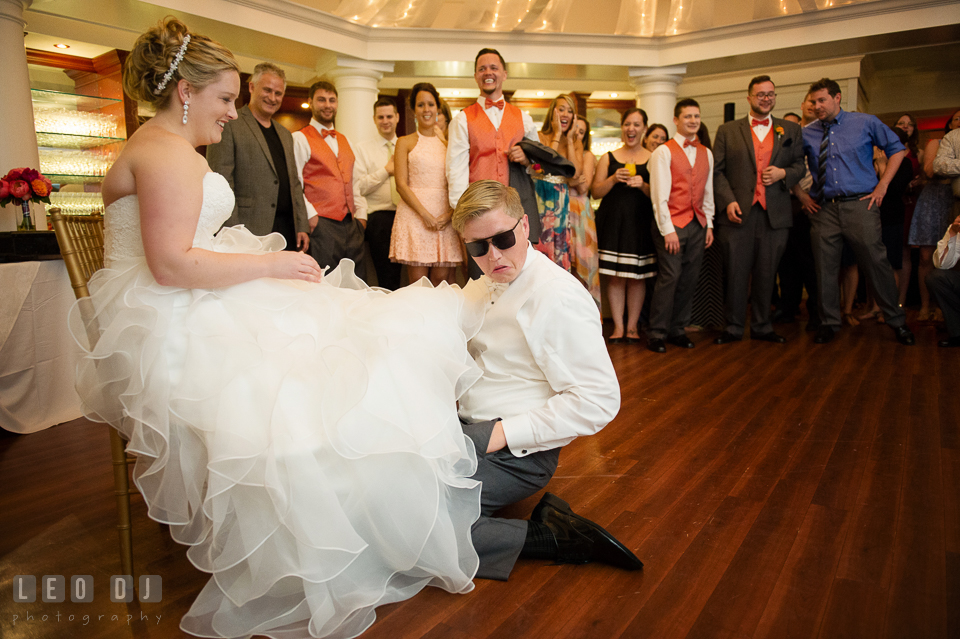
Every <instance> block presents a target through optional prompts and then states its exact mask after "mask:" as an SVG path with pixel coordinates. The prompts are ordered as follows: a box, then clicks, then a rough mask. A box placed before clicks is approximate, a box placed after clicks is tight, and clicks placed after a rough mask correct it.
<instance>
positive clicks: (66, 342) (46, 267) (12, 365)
mask: <svg viewBox="0 0 960 639" xmlns="http://www.w3.org/2000/svg"><path fill="white" fill-rule="evenodd" d="M74 300H75V297H74V294H73V289H72V288H71V287H70V278H69V277H68V276H67V268H66V266H65V265H64V263H63V262H62V261H60V260H51V261H44V262H23V263H18V264H0V427H2V428H4V429H6V430H9V431H13V432H15V433H32V432H35V431H38V430H42V429H44V428H49V427H50V426H54V425H56V424H61V423H63V422H67V421H70V420H72V419H76V418H77V417H80V400H79V398H78V397H77V392H76V390H75V388H74V374H75V371H76V366H77V361H78V359H79V357H80V348H79V347H78V346H77V345H76V343H75V342H74V341H73V338H72V337H71V336H70V333H69V332H68V331H67V312H68V311H69V310H70V307H71V306H72V305H73V302H74Z"/></svg>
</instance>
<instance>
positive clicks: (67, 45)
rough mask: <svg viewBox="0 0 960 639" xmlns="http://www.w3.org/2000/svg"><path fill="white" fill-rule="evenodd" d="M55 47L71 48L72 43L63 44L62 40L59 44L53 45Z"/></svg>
mask: <svg viewBox="0 0 960 639" xmlns="http://www.w3.org/2000/svg"><path fill="white" fill-rule="evenodd" d="M53 47H54V48H55V49H69V48H70V45H69V44H63V43H62V42H60V43H58V44H55V45H53Z"/></svg>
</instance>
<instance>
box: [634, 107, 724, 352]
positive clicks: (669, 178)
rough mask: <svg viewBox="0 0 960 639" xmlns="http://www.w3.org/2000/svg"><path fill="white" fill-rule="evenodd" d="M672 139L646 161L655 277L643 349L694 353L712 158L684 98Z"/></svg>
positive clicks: (709, 239) (708, 239)
mask: <svg viewBox="0 0 960 639" xmlns="http://www.w3.org/2000/svg"><path fill="white" fill-rule="evenodd" d="M673 124H674V125H675V126H676V128H677V133H676V135H674V136H673V139H671V140H669V141H668V142H667V143H666V144H662V145H660V146H659V147H657V150H656V151H654V152H653V155H652V156H651V157H650V160H649V162H648V163H647V167H648V168H649V170H650V199H651V200H653V214H654V222H653V243H654V245H655V246H656V249H657V264H658V265H659V268H660V272H659V274H658V275H657V285H656V287H655V288H654V289H653V301H652V302H651V307H650V326H649V328H648V329H647V348H649V349H650V350H651V351H653V352H654V353H666V352H667V347H666V344H665V342H669V343H670V344H673V345H674V346H679V347H680V348H693V346H694V345H693V342H692V341H691V340H690V338H689V337H687V334H686V332H685V330H684V329H685V327H686V326H687V324H689V323H690V315H691V313H692V309H693V293H694V291H695V290H696V288H697V279H698V278H699V276H700V263H701V262H702V261H703V251H704V249H706V248H709V247H710V245H711V244H713V154H712V153H710V149H707V148H706V147H704V146H703V145H702V144H700V142H699V141H698V140H697V131H698V130H699V129H700V105H699V104H698V103H697V101H696V100H693V99H691V98H686V99H684V100H680V101H679V102H677V105H676V106H675V107H674V109H673Z"/></svg>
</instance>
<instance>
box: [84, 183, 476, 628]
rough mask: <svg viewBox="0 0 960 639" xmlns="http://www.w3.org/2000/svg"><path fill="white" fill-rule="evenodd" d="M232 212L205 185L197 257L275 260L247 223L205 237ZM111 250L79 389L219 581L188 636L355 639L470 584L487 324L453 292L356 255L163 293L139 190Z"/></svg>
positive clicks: (168, 519) (222, 191)
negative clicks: (390, 285) (471, 340)
mask: <svg viewBox="0 0 960 639" xmlns="http://www.w3.org/2000/svg"><path fill="white" fill-rule="evenodd" d="M233 203H234V198H233V193H232V191H231V190H230V188H229V186H228V185H227V183H226V180H224V179H223V178H222V177H221V176H220V175H219V174H217V173H207V174H206V176H205V178H204V181H203V207H202V211H201V213H200V219H199V223H198V226H197V232H196V237H195V239H194V246H196V247H200V248H204V249H208V250H211V251H219V252H233V253H240V252H242V253H263V252H266V251H272V250H279V249H280V248H282V246H283V240H282V239H281V238H280V236H279V235H268V236H266V237H263V238H258V237H255V236H253V235H252V234H251V233H250V232H249V231H247V230H246V229H244V228H242V227H234V228H226V229H223V230H222V231H221V232H219V233H218V234H217V235H216V236H214V233H215V232H216V230H217V229H218V228H219V227H220V225H221V224H222V223H223V222H224V221H225V220H226V219H227V218H228V217H229V215H230V213H231V211H232V210H233ZM105 242H106V253H107V265H106V268H105V269H103V270H101V271H99V272H98V273H97V274H96V275H95V276H94V277H93V278H92V279H91V282H90V287H89V288H90V292H91V297H90V298H88V300H87V301H85V302H83V303H84V304H87V305H88V308H89V309H90V312H89V313H81V312H78V309H79V306H78V307H75V308H74V312H73V313H72V315H71V330H72V331H73V333H74V335H75V336H76V338H77V340H78V341H79V342H81V345H82V346H84V347H85V350H86V351H87V353H86V355H85V356H84V358H83V360H82V362H81V364H80V366H79V367H78V373H77V375H78V379H77V390H78V392H79V394H80V397H81V399H82V401H83V405H84V409H85V414H86V415H87V416H88V417H89V418H90V419H93V420H96V421H102V422H108V423H109V424H111V425H112V426H113V427H115V428H117V429H118V430H119V431H120V432H121V433H123V434H124V436H126V437H127V438H129V440H130V444H129V447H128V450H130V451H132V452H134V453H136V455H137V464H136V468H135V471H134V476H135V480H136V483H137V486H138V487H139V488H140V491H141V492H142V493H143V495H144V498H145V500H146V502H147V504H148V506H149V514H150V517H152V518H153V519H155V520H157V521H160V522H163V523H167V524H169V525H170V528H171V532H172V534H173V537H174V538H175V539H176V540H177V541H178V542H181V543H183V544H187V545H189V546H190V548H189V550H188V551H187V555H188V557H189V559H190V561H191V562H193V564H194V565H195V566H196V567H197V568H199V569H200V570H203V571H205V572H209V573H211V574H212V577H211V578H210V580H209V582H208V583H207V585H206V586H205V587H204V589H203V590H202V592H201V593H200V595H199V597H198V598H197V600H196V601H195V602H194V604H193V606H192V607H191V609H190V612H189V613H188V614H187V615H186V617H184V619H183V621H182V622H181V628H182V629H183V630H184V631H186V632H188V633H191V634H195V635H198V636H203V637H244V636H249V635H253V634H257V635H267V636H270V637H308V636H316V637H328V636H329V637H354V636H357V635H358V634H360V633H362V632H363V631H364V630H365V629H366V628H367V627H369V626H370V624H372V623H373V621H374V618H375V615H374V607H376V606H378V605H382V604H386V603H390V602H395V601H400V600H403V599H407V598H409V597H411V596H413V595H414V594H416V593H417V592H419V591H420V590H421V589H422V588H423V587H425V586H427V585H432V586H439V587H441V588H444V589H445V590H448V591H450V592H458V593H463V592H468V591H470V590H472V588H473V583H472V581H471V579H472V578H473V575H474V573H475V572H476V570H477V565H478V559H477V554H476V552H475V551H474V549H473V545H472V544H471V541H470V526H471V524H472V523H473V522H474V521H475V520H476V519H477V517H478V516H479V511H480V502H479V495H480V487H479V484H478V483H477V482H476V481H473V480H471V479H469V477H470V476H471V475H472V474H473V472H474V470H475V469H476V456H475V453H474V450H473V446H472V445H471V444H470V443H469V440H466V439H465V438H464V436H463V433H462V431H461V428H460V423H459V420H458V418H457V413H456V407H455V400H456V399H457V398H459V397H460V395H461V393H462V392H463V391H464V390H465V389H466V388H467V387H468V386H469V385H470V384H472V383H473V381H475V380H476V378H477V377H478V376H479V369H477V368H476V366H475V365H474V363H473V361H472V359H471V358H470V356H469V355H468V353H467V348H466V341H467V338H468V337H469V336H471V335H472V333H473V332H474V331H475V329H476V323H477V322H478V321H479V314H478V313H474V312H473V311H472V310H470V309H468V308H466V307H465V306H464V304H465V302H464V300H463V297H462V295H461V294H460V292H459V290H458V289H456V288H451V287H448V286H445V285H444V286H442V287H440V288H437V289H434V288H431V287H429V286H413V287H407V288H405V289H402V290H400V291H397V292H395V293H391V294H387V293H385V292H383V291H380V290H373V289H370V288H368V287H366V286H365V285H364V284H363V282H361V281H360V280H359V279H358V278H356V276H354V274H353V270H352V263H350V262H347V261H345V262H344V263H343V264H341V266H340V267H339V268H338V269H336V270H334V271H333V272H332V273H330V274H328V275H326V276H325V278H324V281H323V282H322V283H321V284H310V283H305V282H294V281H288V280H275V279H259V280H255V281H251V282H247V283H244V284H239V285H236V286H231V287H227V288H222V289H214V290H200V289H183V288H174V287H168V286H161V285H159V284H157V282H156V280H154V278H153V276H152V275H151V273H150V270H149V269H148V268H147V264H146V259H145V258H144V256H143V244H142V241H141V238H140V218H139V206H138V200H137V197H136V196H135V195H133V196H127V197H125V198H122V199H120V200H118V201H117V202H115V203H113V204H111V205H110V206H109V207H108V208H107V212H106V234H105ZM81 315H85V316H86V317H87V320H88V321H87V323H88V325H89V326H84V321H83V320H82V319H81ZM91 316H92V319H90V318H91ZM91 329H92V333H93V334H98V337H97V338H95V342H96V343H95V344H94V345H92V347H91V345H90V344H89V343H88V340H87V334H88V332H89V331H90V330H91Z"/></svg>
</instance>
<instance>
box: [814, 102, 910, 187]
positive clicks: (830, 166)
mask: <svg viewBox="0 0 960 639" xmlns="http://www.w3.org/2000/svg"><path fill="white" fill-rule="evenodd" d="M836 120H837V122H836V124H834V125H833V126H831V127H830V132H829V134H828V135H829V136H830V146H829V147H828V149H827V174H826V183H825V184H824V187H823V197H824V198H832V197H843V196H845V195H859V194H861V193H870V192H871V191H873V189H875V188H876V186H877V182H879V180H878V179H877V172H876V170H874V168H873V147H875V146H877V147H880V148H881V149H883V150H884V152H885V153H886V154H887V157H890V156H891V155H893V154H894V153H899V152H900V151H903V150H904V149H905V148H906V147H905V146H903V144H902V143H901V142H900V139H899V138H898V137H897V134H896V133H894V132H893V131H892V130H891V129H890V128H889V127H888V126H887V125H886V124H884V123H883V122H881V121H880V120H879V119H877V117H876V116H875V115H868V114H866V113H852V112H847V111H844V110H843V109H841V110H840V113H838V114H837V118H836ZM822 139H823V122H821V121H820V120H817V121H816V122H811V123H810V124H809V125H807V126H805V127H804V128H803V150H804V151H805V152H806V154H807V166H809V167H810V173H811V175H813V179H814V186H813V190H816V188H817V186H816V184H817V183H816V179H817V172H818V171H819V166H820V141H821V140H822ZM811 195H816V193H811Z"/></svg>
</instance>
